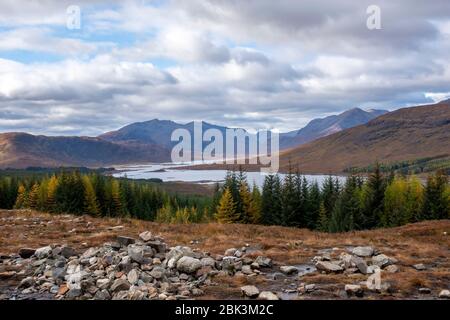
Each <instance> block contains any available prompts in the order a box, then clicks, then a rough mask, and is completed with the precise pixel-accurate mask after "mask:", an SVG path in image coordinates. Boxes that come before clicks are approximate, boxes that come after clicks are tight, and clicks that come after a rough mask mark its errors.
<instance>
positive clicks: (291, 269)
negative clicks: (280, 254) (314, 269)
mask: <svg viewBox="0 0 450 320" xmlns="http://www.w3.org/2000/svg"><path fill="white" fill-rule="evenodd" d="M280 271H281V272H283V273H284V274H287V275H290V274H294V273H298V269H297V268H296V267H293V266H281V267H280Z"/></svg>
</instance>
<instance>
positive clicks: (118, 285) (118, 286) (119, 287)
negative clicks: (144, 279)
mask: <svg viewBox="0 0 450 320" xmlns="http://www.w3.org/2000/svg"><path fill="white" fill-rule="evenodd" d="M128 289H130V283H129V282H128V281H127V280H123V279H116V280H115V281H114V283H113V284H112V286H111V291H112V292H119V291H124V290H128Z"/></svg>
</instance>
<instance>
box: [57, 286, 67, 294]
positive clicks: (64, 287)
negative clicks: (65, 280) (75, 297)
mask: <svg viewBox="0 0 450 320" xmlns="http://www.w3.org/2000/svg"><path fill="white" fill-rule="evenodd" d="M67 291H69V287H68V286H67V285H66V284H63V285H62V286H60V287H59V289H58V293H57V295H59V296H63V295H65V294H66V293H67Z"/></svg>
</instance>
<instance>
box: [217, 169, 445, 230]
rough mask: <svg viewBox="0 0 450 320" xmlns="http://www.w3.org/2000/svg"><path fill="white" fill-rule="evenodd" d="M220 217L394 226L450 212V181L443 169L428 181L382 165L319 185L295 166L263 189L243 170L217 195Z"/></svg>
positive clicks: (318, 226) (336, 226) (320, 226)
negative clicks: (389, 171) (250, 183)
mask: <svg viewBox="0 0 450 320" xmlns="http://www.w3.org/2000/svg"><path fill="white" fill-rule="evenodd" d="M213 204H215V205H216V212H215V217H216V219H217V221H218V222H221V223H256V224H265V225H282V226H290V227H300V228H309V229H313V230H320V231H325V232H344V231H351V230H366V229H373V228H379V227H395V226H400V225H403V224H406V223H411V222H418V221H422V220H430V219H448V218H450V185H449V180H448V176H447V175H446V174H445V172H443V171H437V172H436V173H434V174H430V175H429V176H428V179H427V181H426V184H425V185H423V184H422V182H421V181H420V180H419V179H418V178H417V177H415V176H402V175H395V174H384V173H383V172H382V170H381V168H380V166H379V165H376V166H375V167H374V170H373V172H372V173H371V174H370V175H369V176H368V177H363V176H359V175H354V174H353V175H350V176H348V177H347V178H346V180H345V182H342V183H341V182H340V180H339V179H338V178H336V177H332V176H329V177H327V178H326V179H325V181H324V182H323V184H322V185H321V186H319V184H318V183H317V182H308V181H307V179H306V178H305V177H304V176H302V175H301V174H299V173H293V172H292V170H290V172H289V173H288V174H287V175H286V176H285V177H284V179H281V178H280V176H279V175H269V176H267V177H265V180H264V185H263V187H262V192H260V191H259V189H258V188H257V187H255V186H253V188H252V190H250V188H249V187H248V182H247V180H246V178H245V174H244V173H243V172H239V173H234V172H232V173H228V175H227V177H226V180H225V183H224V185H223V187H222V188H220V189H219V190H218V191H217V192H216V195H215V197H214V200H213Z"/></svg>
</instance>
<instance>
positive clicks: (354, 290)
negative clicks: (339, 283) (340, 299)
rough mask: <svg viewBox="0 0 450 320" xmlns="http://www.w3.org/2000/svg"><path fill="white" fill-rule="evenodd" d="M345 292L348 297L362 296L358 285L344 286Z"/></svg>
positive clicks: (361, 289)
mask: <svg viewBox="0 0 450 320" xmlns="http://www.w3.org/2000/svg"><path fill="white" fill-rule="evenodd" d="M345 292H347V294H348V295H349V296H351V295H355V296H357V297H362V296H363V295H364V290H363V288H362V287H361V286H360V285H355V284H346V285H345Z"/></svg>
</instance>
